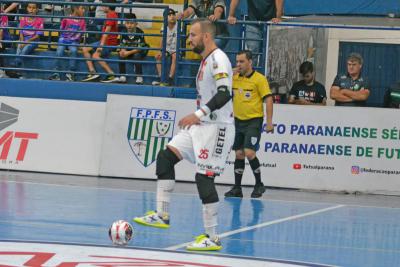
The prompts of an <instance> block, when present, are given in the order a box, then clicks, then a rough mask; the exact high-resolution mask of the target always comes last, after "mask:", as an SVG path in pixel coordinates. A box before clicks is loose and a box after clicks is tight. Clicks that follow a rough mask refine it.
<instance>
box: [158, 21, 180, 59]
mask: <svg viewBox="0 0 400 267" xmlns="http://www.w3.org/2000/svg"><path fill="white" fill-rule="evenodd" d="M160 32H161V34H163V33H164V26H161V30H160ZM177 32H178V24H175V26H174V27H173V28H172V29H170V28H169V27H168V26H167V46H166V48H165V49H166V51H167V52H168V53H170V54H173V53H175V52H176V39H177V36H178V34H177Z"/></svg>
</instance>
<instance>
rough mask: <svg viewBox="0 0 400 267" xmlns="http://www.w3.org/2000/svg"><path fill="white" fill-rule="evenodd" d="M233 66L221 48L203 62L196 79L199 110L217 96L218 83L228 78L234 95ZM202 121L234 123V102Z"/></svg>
mask: <svg viewBox="0 0 400 267" xmlns="http://www.w3.org/2000/svg"><path fill="white" fill-rule="evenodd" d="M232 77H233V72H232V65H231V62H230V61H229V58H228V57H227V56H226V54H225V53H224V52H223V51H222V50H221V49H219V48H217V49H215V50H214V51H213V52H211V54H209V55H208V56H207V57H206V58H204V59H203V60H202V61H201V64H200V68H199V71H198V73H197V77H196V88H197V109H200V107H202V106H204V105H205V104H207V103H208V101H210V99H211V98H212V97H213V96H214V95H216V94H217V85H216V84H217V81H218V80H219V79H223V78H228V90H229V93H230V94H231V95H232ZM201 120H202V121H206V122H214V123H233V105H232V101H229V102H228V103H226V104H225V105H224V106H223V107H222V108H221V109H218V110H215V111H214V112H212V113H211V114H209V115H207V116H204V117H202V118H201Z"/></svg>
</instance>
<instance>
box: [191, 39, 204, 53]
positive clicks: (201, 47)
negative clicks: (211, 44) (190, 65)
mask: <svg viewBox="0 0 400 267" xmlns="http://www.w3.org/2000/svg"><path fill="white" fill-rule="evenodd" d="M204 49H205V46H204V43H203V42H201V43H199V44H197V45H196V46H193V52H195V53H197V54H199V55H200V54H201V53H203V51H204Z"/></svg>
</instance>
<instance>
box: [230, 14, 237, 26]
mask: <svg viewBox="0 0 400 267" xmlns="http://www.w3.org/2000/svg"><path fill="white" fill-rule="evenodd" d="M236 21H237V18H236V17H234V16H229V17H228V23H229V24H231V25H233V24H236Z"/></svg>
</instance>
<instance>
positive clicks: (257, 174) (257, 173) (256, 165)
mask: <svg viewBox="0 0 400 267" xmlns="http://www.w3.org/2000/svg"><path fill="white" fill-rule="evenodd" d="M249 163H250V167H251V169H252V170H253V174H254V178H255V179H256V184H257V185H259V184H261V169H260V161H258V158H257V157H255V158H254V159H252V160H249Z"/></svg>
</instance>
